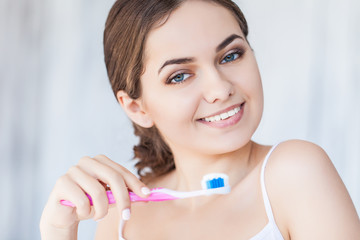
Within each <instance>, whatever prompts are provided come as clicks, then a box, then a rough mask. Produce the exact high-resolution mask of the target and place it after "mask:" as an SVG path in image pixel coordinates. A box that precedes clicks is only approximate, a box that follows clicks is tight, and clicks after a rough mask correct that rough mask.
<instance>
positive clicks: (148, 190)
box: [141, 187, 151, 195]
mask: <svg viewBox="0 0 360 240" xmlns="http://www.w3.org/2000/svg"><path fill="white" fill-rule="evenodd" d="M141 192H142V193H143V194H145V195H149V194H150V193H151V191H150V189H149V188H147V187H143V188H141Z"/></svg>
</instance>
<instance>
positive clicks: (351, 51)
mask: <svg viewBox="0 0 360 240" xmlns="http://www.w3.org/2000/svg"><path fill="white" fill-rule="evenodd" d="M113 2H114V0H102V1H96V0H86V1H85V0H62V1H60V0H51V1H50V0H16V1H14V0H0V159H1V160H0V161H1V166H0V169H1V170H0V177H1V181H0V184H1V185H0V187H1V188H0V189H1V197H0V213H1V218H0V239H6V240H10V239H11V240H13V239H14V240H15V239H16V240H17V239H39V238H40V235H39V230H38V224H39V219H40V215H41V212H42V208H43V206H44V204H45V203H46V200H47V197H48V195H49V193H50V191H51V189H52V187H53V185H54V184H55V181H56V179H57V178H58V177H59V176H61V175H62V174H64V173H65V172H66V171H67V169H68V168H69V167H70V166H72V165H74V164H75V163H76V162H77V161H78V159H79V158H81V157H82V156H84V155H90V156H93V155H96V154H99V153H101V154H105V155H107V156H109V157H110V158H112V159H113V160H116V161H118V162H119V163H122V164H124V165H125V166H127V167H129V168H130V169H132V164H133V163H132V162H131V161H130V159H131V158H132V146H133V145H134V143H136V138H135V137H134V136H133V135H132V128H131V124H130V122H129V121H128V119H127V118H126V116H125V115H124V113H123V112H122V111H121V109H120V106H119V105H118V104H117V102H116V100H115V98H114V96H113V94H112V91H111V88H110V85H109V83H108V79H107V75H106V71H105V65H104V62H103V50H102V33H103V28H104V23H105V19H106V16H107V13H108V11H109V9H110V7H111V5H112V4H113ZM237 3H238V4H239V5H240V7H241V9H242V10H243V12H244V13H245V16H246V17H247V20H248V23H249V27H250V35H249V41H250V43H251V45H252V47H253V48H254V50H255V53H256V56H257V59H258V63H259V66H260V71H261V73H262V78H263V84H264V92H265V111H264V116H263V120H262V123H261V125H260V127H259V129H258V131H257V132H256V134H255V136H254V140H256V141H258V142H260V143H265V144H274V143H276V142H279V141H281V140H286V139H292V138H299V139H305V140H309V141H312V142H315V143H317V144H319V145H320V146H321V147H323V148H324V149H325V150H326V151H327V153H328V154H329V156H330V158H331V159H332V161H333V163H334V164H335V166H336V168H337V170H338V172H339V174H340V175H341V177H342V179H343V181H344V182H345V184H346V186H347V188H348V190H349V192H350V194H351V197H352V199H353V201H354V203H355V205H356V208H357V210H358V212H359V210H360V110H359V103H360V94H358V92H359V91H360V80H359V79H360V44H359V43H360V26H359V25H360V2H359V1H357V0H327V1H325V0H316V1H313V0H303V1H295V0H272V1H267V0H251V1H250V0H239V1H237ZM95 228H96V224H95V223H94V222H93V221H91V220H89V221H85V222H83V223H81V225H80V233H79V239H80V240H84V239H93V235H94V232H95Z"/></svg>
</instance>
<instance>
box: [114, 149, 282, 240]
mask: <svg viewBox="0 0 360 240" xmlns="http://www.w3.org/2000/svg"><path fill="white" fill-rule="evenodd" d="M277 145H278V144H276V145H274V146H273V147H272V148H271V149H270V151H269V152H268V154H267V155H266V157H265V159H264V162H263V165H262V167H261V174H260V182H261V192H262V196H263V200H264V205H265V211H266V215H267V217H268V219H269V222H268V224H267V225H266V226H265V227H264V228H263V229H262V230H261V231H260V232H259V233H258V234H256V235H255V236H253V237H252V238H250V239H249V240H284V238H283V236H282V235H281V232H280V230H279V228H278V226H277V225H276V222H275V219H274V214H273V212H272V209H271V204H270V201H269V197H268V195H267V192H266V187H265V168H266V164H267V162H268V160H269V157H270V155H271V153H272V152H273V151H274V149H275V148H276V146H277ZM120 221H121V222H120V229H119V239H120V240H125V239H124V238H123V235H122V232H123V228H124V221H123V220H120Z"/></svg>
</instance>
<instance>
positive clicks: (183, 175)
mask: <svg viewBox="0 0 360 240" xmlns="http://www.w3.org/2000/svg"><path fill="white" fill-rule="evenodd" d="M253 145H254V143H253V142H252V141H249V142H248V143H247V144H245V146H243V147H242V148H240V149H238V150H236V151H234V152H230V153H226V154H219V155H204V154H197V153H194V152H186V151H173V153H174V161H175V165H176V170H175V172H174V175H173V179H172V180H173V181H172V183H173V185H174V189H177V190H179V191H193V190H199V189H201V185H200V182H201V179H202V177H203V176H204V175H206V174H208V173H225V174H227V175H228V176H229V184H230V186H234V185H236V184H237V183H238V182H240V181H241V180H242V179H243V178H244V177H245V176H246V175H247V174H248V172H249V170H250V169H251V167H252V164H251V161H250V159H251V153H252V149H253Z"/></svg>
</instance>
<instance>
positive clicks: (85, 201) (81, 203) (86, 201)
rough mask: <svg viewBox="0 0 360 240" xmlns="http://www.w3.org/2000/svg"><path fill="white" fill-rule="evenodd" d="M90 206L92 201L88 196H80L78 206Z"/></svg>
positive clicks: (85, 207)
mask: <svg viewBox="0 0 360 240" xmlns="http://www.w3.org/2000/svg"><path fill="white" fill-rule="evenodd" d="M89 206H90V202H89V199H88V198H86V197H83V198H80V199H79V200H78V201H77V203H76V207H77V208H78V209H87V208H88V207H89Z"/></svg>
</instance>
